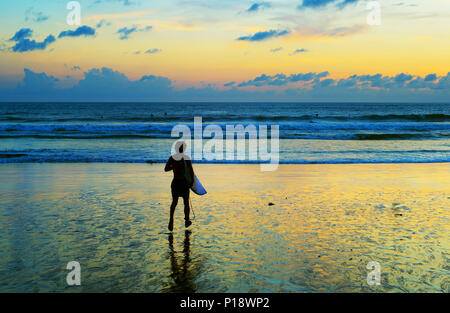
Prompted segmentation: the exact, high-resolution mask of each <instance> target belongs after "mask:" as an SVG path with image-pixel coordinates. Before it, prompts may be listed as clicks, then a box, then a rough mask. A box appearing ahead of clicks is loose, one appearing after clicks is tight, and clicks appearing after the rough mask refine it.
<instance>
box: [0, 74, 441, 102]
mask: <svg viewBox="0 0 450 313" xmlns="http://www.w3.org/2000/svg"><path fill="white" fill-rule="evenodd" d="M24 74H25V76H24V78H23V80H22V82H20V83H19V84H18V85H17V87H15V88H13V87H11V85H10V84H9V85H7V87H3V88H2V86H1V85H0V98H1V99H3V100H4V101H50V100H51V101H69V100H70V101H366V102H371V101H395V102H406V101H409V102H430V101H435V102H438V101H439V102H447V101H448V99H449V97H450V72H449V73H448V74H447V75H445V76H437V75H436V79H435V80H433V81H431V80H430V79H431V78H434V76H433V75H435V74H429V75H432V76H430V77H431V78H429V79H426V78H427V77H428V76H429V75H425V76H418V75H412V74H406V73H400V74H398V75H392V76H384V75H382V74H374V75H351V76H348V77H346V78H341V79H339V80H337V79H334V78H332V77H329V73H328V72H321V73H313V72H310V73H297V74H284V73H278V74H275V75H267V74H262V75H259V76H257V77H255V78H254V79H251V80H248V81H244V82H242V83H240V84H237V85H236V83H235V82H229V83H226V84H224V87H232V88H225V89H218V87H216V85H215V84H211V83H206V82H205V84H204V85H203V86H202V87H199V88H186V89H175V88H174V87H173V85H172V80H171V79H169V78H167V77H161V76H155V75H144V76H142V77H141V78H140V79H137V80H130V79H129V78H128V77H127V76H126V75H125V74H123V73H120V72H118V71H115V70H113V69H110V68H98V69H96V68H94V69H91V70H88V71H86V72H84V73H83V74H84V78H83V79H81V80H79V81H78V82H75V85H73V84H70V87H66V88H61V86H63V85H68V84H65V82H66V80H68V79H69V78H63V80H60V79H58V78H56V77H54V76H52V75H49V74H47V73H36V72H33V71H32V70H30V69H25V70H24ZM410 76H412V79H409V77H410ZM70 79H74V77H71V78H70ZM399 81H401V82H402V83H399ZM0 82H1V81H0Z"/></svg>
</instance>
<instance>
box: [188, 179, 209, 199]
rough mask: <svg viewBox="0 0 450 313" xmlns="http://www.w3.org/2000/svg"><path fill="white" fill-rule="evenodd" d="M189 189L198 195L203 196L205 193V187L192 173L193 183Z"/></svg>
mask: <svg viewBox="0 0 450 313" xmlns="http://www.w3.org/2000/svg"><path fill="white" fill-rule="evenodd" d="M191 190H192V191H193V192H194V193H196V194H198V195H199V196H203V195H204V194H206V190H205V188H204V187H203V185H202V184H201V183H200V180H199V179H198V178H197V176H196V175H194V183H193V184H192V187H191Z"/></svg>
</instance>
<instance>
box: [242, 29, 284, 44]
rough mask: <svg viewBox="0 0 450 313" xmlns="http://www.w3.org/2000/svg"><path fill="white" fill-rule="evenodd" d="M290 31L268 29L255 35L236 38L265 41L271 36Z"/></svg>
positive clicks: (274, 36) (281, 34) (278, 35)
mask: <svg viewBox="0 0 450 313" xmlns="http://www.w3.org/2000/svg"><path fill="white" fill-rule="evenodd" d="M289 33H290V31H289V30H281V31H279V30H274V29H271V30H268V31H262V32H257V33H255V34H253V35H250V36H243V37H239V38H237V39H236V40H243V41H263V40H266V39H270V38H276V37H281V36H285V35H288V34H289Z"/></svg>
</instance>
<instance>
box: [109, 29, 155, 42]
mask: <svg viewBox="0 0 450 313" xmlns="http://www.w3.org/2000/svg"><path fill="white" fill-rule="evenodd" d="M151 29H152V26H146V27H144V28H139V27H138V26H133V27H122V28H121V29H119V30H118V31H117V34H120V37H119V38H120V40H126V39H128V38H129V37H130V35H131V34H133V33H137V32H147V31H149V30H151Z"/></svg>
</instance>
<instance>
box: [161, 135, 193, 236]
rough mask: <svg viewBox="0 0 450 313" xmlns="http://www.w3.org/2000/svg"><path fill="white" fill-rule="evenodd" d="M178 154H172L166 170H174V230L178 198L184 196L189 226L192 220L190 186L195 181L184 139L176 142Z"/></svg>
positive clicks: (171, 210)
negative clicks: (190, 215) (190, 216)
mask: <svg viewBox="0 0 450 313" xmlns="http://www.w3.org/2000/svg"><path fill="white" fill-rule="evenodd" d="M175 151H176V154H175V155H173V156H171V157H170V158H169V160H168V161H167V163H166V167H165V168H164V171H166V172H169V171H173V180H172V184H171V189H172V204H171V205H170V220H169V226H168V228H169V230H170V231H172V230H173V215H174V213H175V208H176V207H177V204H178V198H179V197H182V198H183V202H184V220H185V222H184V225H185V226H186V227H189V226H190V225H191V224H192V222H191V220H190V219H189V213H190V210H191V209H190V207H189V188H190V187H191V186H192V184H193V181H194V179H193V178H194V169H193V168H192V162H191V160H190V159H189V157H188V156H187V155H186V154H184V151H186V143H185V142H184V141H178V142H177V143H176V144H175Z"/></svg>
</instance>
